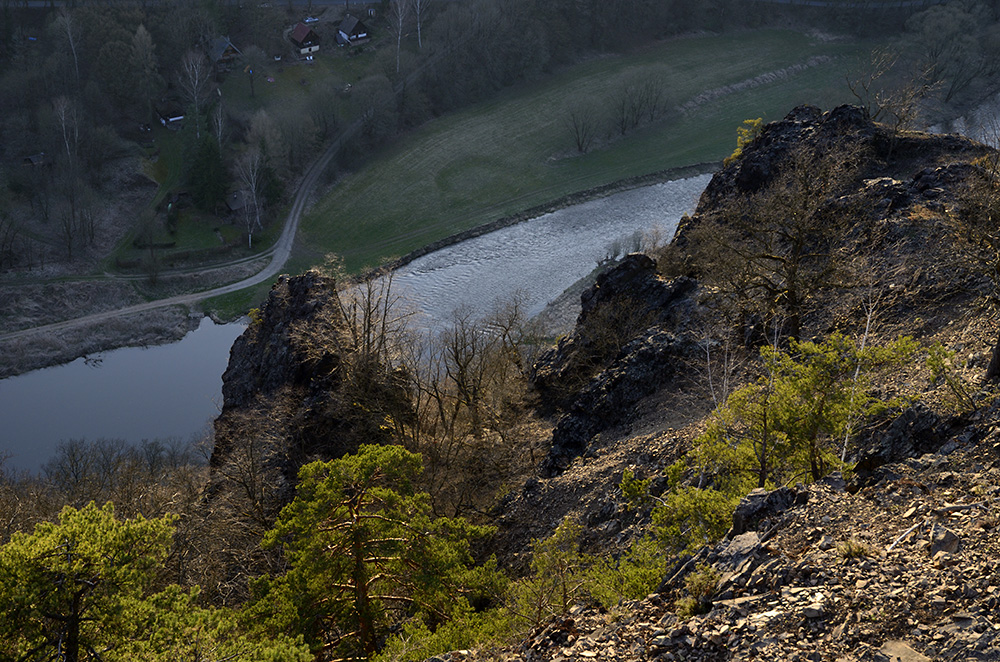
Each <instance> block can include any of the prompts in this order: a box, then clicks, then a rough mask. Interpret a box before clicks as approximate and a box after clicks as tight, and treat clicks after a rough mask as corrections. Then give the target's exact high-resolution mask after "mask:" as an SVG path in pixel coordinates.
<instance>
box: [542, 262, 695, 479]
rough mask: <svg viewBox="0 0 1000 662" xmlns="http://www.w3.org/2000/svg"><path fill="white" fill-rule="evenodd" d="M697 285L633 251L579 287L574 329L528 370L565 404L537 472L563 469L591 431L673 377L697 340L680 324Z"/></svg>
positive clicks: (624, 416) (620, 418)
mask: <svg viewBox="0 0 1000 662" xmlns="http://www.w3.org/2000/svg"><path fill="white" fill-rule="evenodd" d="M696 285H697V284H696V282H695V281H694V280H692V279H690V278H685V277H681V278H677V279H674V280H671V281H665V280H663V279H661V278H659V277H658V276H657V275H656V263H655V262H654V261H653V260H652V259H650V258H649V257H647V256H645V255H640V254H633V255H629V256H627V257H626V258H625V259H624V260H622V262H621V263H620V264H619V265H617V266H616V267H614V268H613V269H610V270H609V271H607V272H605V273H603V274H601V275H600V276H599V277H598V279H597V282H596V283H595V284H594V286H593V287H591V288H590V289H588V290H587V291H585V292H584V293H583V295H582V296H581V302H582V311H581V313H580V316H579V318H578V320H577V325H576V330H575V332H574V333H573V335H572V336H570V337H568V338H565V339H563V340H562V341H561V342H560V343H559V346H558V347H556V348H555V349H553V350H550V351H549V352H547V353H545V354H544V355H543V356H542V357H541V358H540V359H539V360H538V362H537V363H536V364H535V365H534V366H533V369H532V382H533V384H534V385H535V388H536V389H538V390H539V391H540V392H541V393H542V394H543V396H545V397H547V398H549V399H550V400H552V401H555V402H556V403H560V404H562V406H563V407H564V408H565V411H566V415H565V416H563V417H562V418H561V419H560V421H559V423H558V425H557V427H556V430H555V432H554V433H553V437H552V449H551V451H550V452H549V455H548V457H547V458H546V459H545V461H544V462H543V463H542V467H541V472H542V475H544V476H552V475H555V474H557V473H560V472H561V471H563V470H565V468H566V466H567V465H568V464H569V462H571V461H572V459H573V458H574V457H577V456H579V455H581V454H582V453H584V452H585V450H586V448H587V444H588V442H589V441H590V440H591V439H592V438H593V437H594V435H596V434H597V433H599V432H601V431H603V430H606V429H608V428H610V427H612V426H615V425H620V424H622V423H625V422H627V420H628V418H629V416H630V414H631V412H632V409H633V407H634V406H635V404H636V403H638V402H639V401H640V400H641V399H642V398H644V397H646V396H648V395H650V394H651V393H653V392H655V391H656V390H657V389H659V388H661V387H662V386H663V385H664V384H666V383H668V382H670V380H672V379H673V378H674V377H675V375H676V373H677V370H678V366H679V359H681V358H683V357H684V356H686V355H688V354H690V353H691V351H692V349H693V347H694V346H695V343H694V342H693V341H692V340H691V339H690V338H688V337H687V336H685V335H684V334H683V333H678V331H679V330H680V329H682V328H683V322H684V320H685V319H686V318H687V317H689V316H690V314H691V312H692V309H693V308H694V306H695V304H694V302H693V301H692V299H691V298H690V295H691V294H692V293H693V292H694V291H695V289H696ZM576 385H579V386H578V387H576V388H574V387H575V386H576Z"/></svg>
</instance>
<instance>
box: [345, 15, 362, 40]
mask: <svg viewBox="0 0 1000 662" xmlns="http://www.w3.org/2000/svg"><path fill="white" fill-rule="evenodd" d="M338 29H339V30H340V31H341V32H343V33H344V34H346V35H347V36H348V37H350V36H351V35H353V34H355V33H358V32H367V31H368V30H367V29H366V28H365V26H364V23H362V22H361V21H359V20H358V17H357V16H351V15H350V14H348V15H347V16H345V17H344V20H342V21H341V22H340V27H339V28H338Z"/></svg>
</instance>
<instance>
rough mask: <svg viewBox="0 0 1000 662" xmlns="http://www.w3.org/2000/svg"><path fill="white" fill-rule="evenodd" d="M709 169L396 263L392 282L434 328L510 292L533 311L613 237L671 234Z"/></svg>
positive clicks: (587, 267) (586, 269)
mask: <svg viewBox="0 0 1000 662" xmlns="http://www.w3.org/2000/svg"><path fill="white" fill-rule="evenodd" d="M710 179H711V175H701V176H698V177H691V178H688V179H679V180H675V181H671V182H663V183H661V184H654V185H652V186H645V187H642V188H637V189H632V190H629V191H623V192H621V193H616V194H614V195H611V196H608V197H606V198H600V199H597V200H591V201H588V202H584V203H581V204H579V205H573V206H572V207H566V208H565V209H560V210H558V211H554V212H552V213H549V214H545V215H543V216H539V217H537V218H533V219H530V220H528V221H524V222H523V223H518V224H517V225H512V226H510V227H506V228H501V229H499V230H496V231H494V232H490V233H488V234H485V235H482V236H479V237H475V238H472V239H469V240H466V241H463V242H460V243H458V244H454V245H452V246H448V247H445V248H442V249H441V250H438V251H435V252H433V253H431V254H429V255H426V256H424V257H421V258H419V259H417V260H414V261H413V262H411V263H410V264H408V265H405V266H404V267H402V268H400V269H399V270H398V271H397V272H396V275H395V278H394V285H395V286H398V287H399V288H400V290H399V291H401V292H403V293H404V294H405V296H406V297H407V298H408V299H409V300H411V301H412V302H413V303H414V305H415V306H416V307H417V308H418V310H419V311H420V312H421V313H423V316H424V324H426V325H427V326H429V327H432V328H433V327H436V326H439V325H440V324H442V323H444V322H446V321H447V320H448V319H450V318H451V316H452V314H453V312H454V311H455V310H456V309H459V308H467V309H469V310H470V311H471V312H473V313H474V314H482V313H485V312H486V311H487V310H489V308H490V307H491V306H493V305H494V304H495V303H496V302H497V301H498V300H503V299H505V298H508V297H510V296H511V295H512V294H513V293H515V292H517V293H519V295H520V296H521V297H523V300H524V304H525V310H526V312H527V314H528V315H535V314H537V313H539V312H541V310H542V309H543V308H544V307H545V306H546V304H548V303H549V302H550V301H552V300H553V299H555V298H556V297H558V296H559V295H560V294H562V292H563V291H564V290H565V289H566V288H568V287H569V286H570V285H572V284H573V283H575V282H576V281H578V280H579V279H581V278H583V277H584V276H586V275H587V274H589V273H590V272H591V271H592V270H593V269H594V267H595V266H597V263H598V261H599V260H601V259H602V258H603V257H604V256H605V255H606V254H607V253H608V248H609V246H611V244H612V243H613V242H615V241H621V242H622V243H624V244H627V243H628V240H629V239H630V238H631V237H632V236H633V235H634V234H635V233H636V232H648V231H651V230H653V229H654V228H658V230H659V233H660V235H661V236H662V237H665V238H669V237H672V236H673V233H674V230H675V229H676V228H677V222H678V221H679V220H680V218H681V216H683V215H684V214H685V213H690V212H692V211H693V210H694V207H695V205H696V204H697V202H698V197H699V196H700V195H701V192H702V191H703V190H705V186H707V185H708V182H709V180H710Z"/></svg>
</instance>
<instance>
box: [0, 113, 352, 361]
mask: <svg viewBox="0 0 1000 662" xmlns="http://www.w3.org/2000/svg"><path fill="white" fill-rule="evenodd" d="M358 130H360V123H355V124H352V125H350V126H348V127H347V128H346V129H345V130H344V131H343V132H342V133H341V134H340V136H338V137H337V139H336V140H334V141H333V142H332V143H331V144H330V145H329V146H328V147H327V148H326V150H325V151H324V152H323V153H322V154H321V155H320V156H319V158H317V159H316V160H315V161H314V162H313V164H312V165H311V166H310V167H309V169H308V170H307V171H306V174H305V176H304V177H303V178H302V181H301V182H300V183H299V188H298V190H297V191H296V192H295V198H294V200H293V202H292V207H291V209H290V210H289V212H288V218H287V219H286V220H285V227H284V229H282V231H281V236H280V237H278V241H276V242H275V243H274V245H273V246H271V248H269V249H267V250H266V251H264V252H262V253H259V254H258V255H256V256H254V258H253V259H260V258H266V257H270V258H271V261H270V262H269V263H268V265H267V266H266V267H264V269H262V270H261V271H259V272H258V273H256V274H254V275H253V276H250V277H249V278H244V279H243V280H240V281H237V282H235V283H230V284H229V285H223V286H221V287H215V288H212V289H210V290H204V291H202V292H194V293H190V294H179V295H177V296H172V297H168V298H166V299H157V300H155V301H147V302H146V303H140V304H136V305H134V306H127V307H125V308H117V309H115V310H105V311H103V312H99V313H93V314H91V315H85V316H83V317H75V318H73V319H68V320H63V321H61V322H53V323H51V324H45V325H43V326H35V327H31V328H28V329H22V330H20V331H12V332H10V333H4V334H0V341H7V340H15V339H18V338H25V337H28V336H32V335H35V334H39V333H47V332H52V331H62V330H65V329H69V328H72V327H75V326H80V325H84V324H94V323H97V322H103V321H106V320H109V319H112V318H115V317H119V316H121V315H129V314H131V313H141V312H145V311H148V310H154V309H156V308H164V307H167V306H179V305H183V306H188V305H191V304H194V303H197V302H199V301H202V300H204V299H209V298H211V297H216V296H220V295H222V294H230V293H232V292H236V291H239V290H242V289H245V288H247V287H251V286H253V285H258V284H260V283H263V282H265V281H267V280H270V279H272V278H274V277H275V276H277V275H278V273H280V272H281V268H282V267H283V266H284V265H285V262H287V261H288V258H289V256H291V254H292V246H293V245H294V243H295V234H296V232H297V231H298V228H299V221H300V220H301V218H302V212H303V211H305V207H306V201H307V200H308V199H309V195H310V194H311V193H312V192H313V190H314V189H315V188H316V183H317V182H318V180H319V178H320V176H321V175H322V174H323V171H324V170H325V169H326V167H327V165H329V163H330V161H331V160H332V159H333V157H334V155H335V154H336V153H337V151H338V150H339V149H340V147H341V146H342V145H343V143H344V141H345V140H348V139H349V138H351V137H352V136H353V135H354V134H355V133H356V132H357V131H358ZM226 266H228V265H226ZM216 268H219V267H216Z"/></svg>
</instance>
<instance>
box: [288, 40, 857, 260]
mask: <svg viewBox="0 0 1000 662" xmlns="http://www.w3.org/2000/svg"><path fill="white" fill-rule="evenodd" d="M867 49H870V45H866V44H862V43H858V42H853V43H836V42H821V41H817V40H814V39H811V38H809V37H807V36H805V35H802V34H799V33H795V32H790V31H775V30H769V31H757V32H747V33H743V34H739V35H725V36H699V37H687V38H681V39H676V40H672V41H670V42H666V43H663V44H659V45H657V46H656V47H654V48H650V49H647V50H645V51H643V52H642V53H639V54H634V55H630V56H608V57H602V58H599V59H595V60H592V61H590V62H587V63H584V64H581V65H578V66H576V67H573V68H571V69H569V70H566V71H564V72H562V73H561V74H559V75H557V76H555V77H553V78H548V79H546V80H545V81H541V82H538V83H535V84H529V85H524V86H521V87H520V88H518V89H516V90H513V91H510V92H508V93H507V94H505V95H503V96H502V97H501V98H499V99H497V100H494V101H491V102H489V103H484V104H481V105H479V106H476V107H474V108H471V109H469V110H467V111H464V112H461V113H457V114H454V115H450V116H447V117H444V118H441V119H439V120H436V121H433V122H431V123H429V124H427V125H426V126H424V127H423V128H422V129H421V130H419V131H417V132H415V133H414V134H412V135H411V136H409V137H408V138H406V139H404V140H403V141H401V142H400V143H398V144H396V145H394V146H393V147H392V148H390V149H387V150H386V151H385V152H383V153H382V154H379V155H377V156H376V157H375V159H374V160H373V161H372V162H371V163H370V164H369V165H368V166H367V167H366V168H364V169H363V170H361V171H359V172H357V173H354V174H351V175H349V176H346V177H344V178H343V180H342V181H340V182H339V183H338V184H337V185H336V186H335V187H334V189H333V190H332V191H331V192H330V193H329V194H328V195H327V196H326V197H325V198H324V199H323V200H321V201H320V202H319V203H317V204H316V205H315V206H314V207H313V209H312V210H311V211H310V213H309V214H308V215H307V217H306V218H304V220H303V224H302V227H301V235H300V238H301V239H303V240H304V243H305V244H306V245H307V246H309V247H310V248H311V249H313V250H314V251H315V252H316V253H318V254H323V253H327V252H336V253H338V254H340V255H342V256H343V257H344V260H345V266H347V268H348V269H350V270H357V269H360V268H362V267H364V266H367V265H372V264H376V263H378V262H380V261H381V260H383V259H384V258H387V257H391V256H398V255H401V254H404V253H406V252H408V251H410V250H413V249H415V248H418V247H420V246H422V245H426V244H427V243H429V242H431V241H434V240H436V239H440V238H442V237H445V236H448V235H450V234H453V233H455V232H459V231H461V230H464V229H468V228H471V227H475V226H477V225H480V224H482V223H485V222H489V221H491V220H494V219H496V218H499V217H502V216H505V215H508V214H511V213H515V212H518V211H522V210H524V209H527V208H529V207H532V206H535V205H538V204H542V203H544V202H547V201H550V200H553V199H555V198H558V197H560V196H562V195H565V194H567V193H572V192H576V191H581V190H585V189H587V188H591V187H593V186H597V185H600V184H604V183H608V182H612V181H615V180H618V179H621V178H624V177H629V176H633V175H641V174H648V173H651V172H657V171H660V170H664V169H668V168H673V167H678V166H684V165H691V164H695V163H703V162H713V161H719V160H721V159H722V158H724V157H725V156H727V155H728V154H729V153H731V152H732V150H733V148H734V146H735V136H736V126H737V125H738V124H739V123H740V122H742V120H744V119H746V118H750V117H763V118H764V119H765V120H773V119H777V118H780V117H781V116H783V115H784V114H785V113H786V112H788V110H790V109H791V108H792V107H794V106H795V105H798V104H801V103H813V104H816V105H820V106H824V107H830V106H832V105H834V104H836V103H842V102H847V101H849V100H850V98H851V97H850V93H849V91H848V90H847V87H846V84H845V82H844V73H845V70H847V69H848V68H849V67H850V66H851V65H852V64H853V59H854V58H855V57H856V56H857V55H859V54H860V53H863V52H866V50H867ZM817 55H826V56H830V57H831V58H833V59H832V60H831V61H830V62H827V63H825V64H821V65H819V66H814V67H811V68H808V69H806V70H805V71H801V72H798V73H795V74H792V75H790V76H788V77H786V78H782V79H778V80H776V81H772V82H769V83H766V84H763V85H761V86H758V87H754V88H752V89H746V90H743V91H740V92H737V93H733V94H728V95H724V96H721V97H718V98H715V99H712V100H710V101H708V102H706V103H704V104H703V105H701V106H700V107H698V109H697V110H696V111H694V112H691V113H688V114H683V113H679V112H677V111H672V112H668V113H667V114H666V115H665V116H664V118H663V119H661V120H659V121H657V122H656V123H655V124H653V125H649V126H646V127H643V128H641V129H639V130H636V131H634V132H632V133H630V134H629V135H627V136H626V137H624V138H617V139H612V140H610V141H606V144H604V145H602V146H600V147H599V148H596V149H593V150H592V151H591V152H589V153H588V154H586V155H578V154H576V152H575V149H574V145H573V139H572V136H571V134H570V132H569V130H568V128H567V126H566V122H567V117H568V114H569V112H570V110H571V109H573V108H582V107H589V108H592V109H593V108H596V109H598V110H597V111H596V112H600V110H599V109H600V108H601V107H608V106H610V105H611V104H612V103H613V101H614V99H615V97H616V92H617V90H618V89H619V87H620V86H621V85H622V81H623V80H629V79H633V78H640V79H643V78H647V77H651V76H652V77H655V78H656V79H658V80H659V81H661V82H662V86H663V88H664V89H665V90H666V91H667V96H668V98H669V101H670V106H671V107H680V106H682V105H684V104H685V103H686V102H688V101H689V100H691V99H692V98H693V97H695V96H696V95H698V94H699V93H701V92H704V91H705V90H711V89H714V88H719V87H723V86H727V85H732V84H735V83H739V82H740V81H745V80H747V79H750V78H753V77H755V76H758V75H759V74H762V73H764V72H771V71H777V70H781V69H785V68H787V67H790V66H792V65H796V64H800V63H804V62H806V61H807V60H808V59H809V58H810V57H813V56H817Z"/></svg>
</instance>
